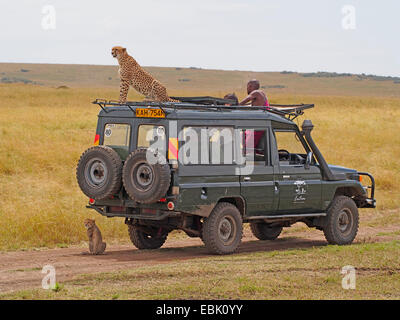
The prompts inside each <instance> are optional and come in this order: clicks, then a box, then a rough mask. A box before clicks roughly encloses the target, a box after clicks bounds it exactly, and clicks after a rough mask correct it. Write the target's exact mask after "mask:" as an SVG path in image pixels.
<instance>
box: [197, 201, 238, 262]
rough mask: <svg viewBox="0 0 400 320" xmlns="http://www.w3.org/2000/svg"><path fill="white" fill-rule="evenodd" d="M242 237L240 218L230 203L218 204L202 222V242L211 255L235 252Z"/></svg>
mask: <svg viewBox="0 0 400 320" xmlns="http://www.w3.org/2000/svg"><path fill="white" fill-rule="evenodd" d="M242 235H243V223H242V217H241V215H240V212H239V210H238V208H236V207H235V206H234V205H233V204H231V203H228V202H221V203H218V204H217V205H216V206H215V208H214V209H213V211H212V212H211V214H210V216H209V217H208V218H207V219H205V220H204V223H203V230H202V240H203V242H204V244H205V245H206V247H207V249H208V251H209V252H211V253H214V254H229V253H233V252H235V251H236V250H237V248H238V247H239V244H240V242H241V240H242Z"/></svg>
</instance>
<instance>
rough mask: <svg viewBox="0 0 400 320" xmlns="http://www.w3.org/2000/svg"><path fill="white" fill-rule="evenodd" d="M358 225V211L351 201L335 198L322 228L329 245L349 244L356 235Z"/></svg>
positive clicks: (339, 197)
mask: <svg viewBox="0 0 400 320" xmlns="http://www.w3.org/2000/svg"><path fill="white" fill-rule="evenodd" d="M358 223H359V217H358V209H357V206H356V204H355V202H354V201H353V199H351V198H349V197H346V196H338V197H335V198H334V199H333V201H332V204H331V206H330V208H329V210H328V213H327V216H326V223H325V227H324V228H323V230H324V235H325V238H326V240H327V241H328V242H329V243H330V244H339V245H346V244H350V243H352V242H353V240H354V238H355V237H356V235H357V231H358Z"/></svg>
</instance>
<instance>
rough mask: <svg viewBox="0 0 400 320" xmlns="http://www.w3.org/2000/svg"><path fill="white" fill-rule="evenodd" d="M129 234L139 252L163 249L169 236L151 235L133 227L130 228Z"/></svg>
mask: <svg viewBox="0 0 400 320" xmlns="http://www.w3.org/2000/svg"><path fill="white" fill-rule="evenodd" d="M128 232H129V237H130V239H131V241H132V243H133V245H134V246H135V247H136V248H138V249H139V250H143V249H158V248H161V246H162V245H163V244H164V243H165V241H166V240H167V236H168V234H162V235H151V234H148V233H146V232H144V231H142V230H139V229H138V228H137V227H135V226H132V225H129V226H128Z"/></svg>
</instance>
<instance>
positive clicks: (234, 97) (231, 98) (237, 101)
mask: <svg viewBox="0 0 400 320" xmlns="http://www.w3.org/2000/svg"><path fill="white" fill-rule="evenodd" d="M224 99H229V100H233V101H235V103H234V104H233V105H234V106H237V105H238V104H239V100H238V97H237V96H236V94H235V93H228V94H226V95H225V97H224Z"/></svg>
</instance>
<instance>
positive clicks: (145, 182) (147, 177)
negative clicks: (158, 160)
mask: <svg viewBox="0 0 400 320" xmlns="http://www.w3.org/2000/svg"><path fill="white" fill-rule="evenodd" d="M132 178H133V181H134V183H135V185H136V186H137V187H139V188H140V189H142V190H144V191H146V190H149V189H150V187H151V186H152V184H153V178H154V174H153V169H152V167H151V166H150V165H149V164H148V163H146V162H143V163H139V164H138V165H137V166H136V167H134V168H133V173H132Z"/></svg>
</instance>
